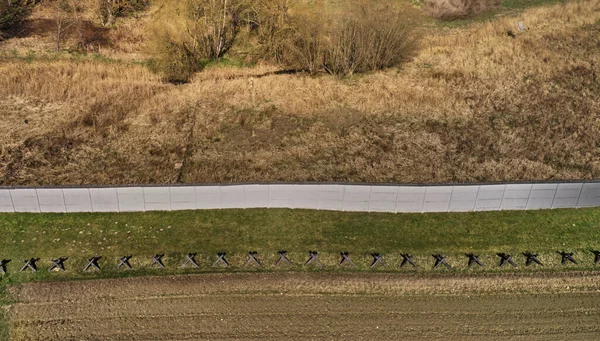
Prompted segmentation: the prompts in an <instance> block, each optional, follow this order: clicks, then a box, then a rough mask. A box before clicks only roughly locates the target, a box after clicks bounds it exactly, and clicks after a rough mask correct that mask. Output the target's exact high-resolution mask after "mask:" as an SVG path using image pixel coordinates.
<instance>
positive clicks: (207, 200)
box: [0, 182, 600, 213]
mask: <svg viewBox="0 0 600 341" xmlns="http://www.w3.org/2000/svg"><path fill="white" fill-rule="evenodd" d="M581 207H600V182H563V183H529V184H461V185H430V186H424V185H423V186H421V185H362V184H241V185H207V186H131V187H89V188H88V187H77V188H67V187H65V188H59V187H56V188H10V187H0V212H35V213H39V212H144V211H175V210H199V209H226V208H297V209H318V210H336V211H358V212H395V213H400V212H468V211H498V210H530V209H552V208H581Z"/></svg>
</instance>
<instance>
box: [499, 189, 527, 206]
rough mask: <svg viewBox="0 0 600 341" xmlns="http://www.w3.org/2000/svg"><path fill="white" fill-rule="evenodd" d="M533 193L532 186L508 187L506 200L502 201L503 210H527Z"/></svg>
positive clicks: (505, 194)
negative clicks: (528, 201)
mask: <svg viewBox="0 0 600 341" xmlns="http://www.w3.org/2000/svg"><path fill="white" fill-rule="evenodd" d="M530 193H531V184H524V185H514V184H509V185H506V189H505V190H504V198H503V199H502V206H501V209H503V210H525V209H527V200H529V194H530Z"/></svg>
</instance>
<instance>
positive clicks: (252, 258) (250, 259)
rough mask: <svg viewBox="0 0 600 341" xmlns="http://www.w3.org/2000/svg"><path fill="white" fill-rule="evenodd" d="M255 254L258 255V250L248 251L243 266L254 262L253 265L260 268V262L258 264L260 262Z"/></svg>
mask: <svg viewBox="0 0 600 341" xmlns="http://www.w3.org/2000/svg"><path fill="white" fill-rule="evenodd" d="M256 255H258V252H256V251H250V252H248V259H246V262H245V263H244V266H247V265H248V264H254V265H256V266H258V267H261V268H262V264H260V262H259V261H258V259H257V258H256Z"/></svg>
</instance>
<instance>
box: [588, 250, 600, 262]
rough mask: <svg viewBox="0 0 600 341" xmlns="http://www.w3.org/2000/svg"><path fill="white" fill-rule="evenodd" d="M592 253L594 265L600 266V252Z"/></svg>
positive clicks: (593, 251) (592, 251)
mask: <svg viewBox="0 0 600 341" xmlns="http://www.w3.org/2000/svg"><path fill="white" fill-rule="evenodd" d="M590 252H591V253H593V254H594V264H600V251H598V250H590Z"/></svg>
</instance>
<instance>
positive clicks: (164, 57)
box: [152, 0, 248, 83]
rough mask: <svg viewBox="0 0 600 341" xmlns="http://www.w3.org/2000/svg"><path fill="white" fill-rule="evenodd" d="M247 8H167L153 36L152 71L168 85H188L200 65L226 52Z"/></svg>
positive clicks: (200, 0) (231, 0) (216, 0)
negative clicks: (153, 54) (172, 83)
mask: <svg viewBox="0 0 600 341" xmlns="http://www.w3.org/2000/svg"><path fill="white" fill-rule="evenodd" d="M247 8H248V7H247V2H246V1H243V0H190V1H189V2H185V3H183V4H176V5H173V6H172V7H170V8H167V10H166V11H165V12H166V13H164V17H162V18H161V21H162V22H161V24H160V25H158V26H157V27H156V28H155V32H154V36H155V37H156V39H155V40H154V42H153V44H152V46H153V49H154V52H155V53H156V54H157V55H158V58H157V59H156V60H155V63H154V69H155V70H156V71H158V72H160V73H162V74H163V75H164V77H165V79H166V80H168V81H171V82H176V83H179V82H187V81H188V80H189V78H190V77H191V75H192V74H193V73H194V72H196V71H198V70H199V69H201V68H202V64H203V63H206V62H207V61H210V60H214V59H218V58H221V57H222V56H223V55H224V54H225V53H226V52H227V51H229V49H230V48H231V47H232V46H233V44H234V42H235V40H236V37H237V34H238V32H239V30H240V26H241V25H242V17H243V12H244V11H246V10H247ZM169 10H170V11H171V12H168V11H169Z"/></svg>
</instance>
